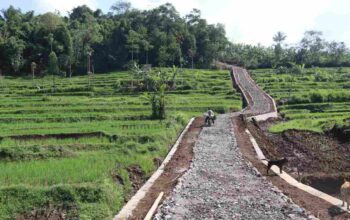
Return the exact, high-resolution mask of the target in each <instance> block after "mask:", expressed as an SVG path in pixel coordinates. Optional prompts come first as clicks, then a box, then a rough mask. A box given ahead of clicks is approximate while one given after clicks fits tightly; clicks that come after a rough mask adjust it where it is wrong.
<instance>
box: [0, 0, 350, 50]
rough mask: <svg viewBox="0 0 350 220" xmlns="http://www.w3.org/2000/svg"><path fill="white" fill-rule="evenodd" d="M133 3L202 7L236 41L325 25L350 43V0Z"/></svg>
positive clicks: (42, 2)
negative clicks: (222, 25)
mask: <svg viewBox="0 0 350 220" xmlns="http://www.w3.org/2000/svg"><path fill="white" fill-rule="evenodd" d="M129 1H130V2H131V4H132V6H133V7H134V8H138V9H151V8H154V7H157V6H159V5H161V4H164V3H166V2H170V3H172V4H173V5H174V6H175V8H176V9H177V10H178V11H179V12H180V14H181V15H182V16H185V15H186V14H188V13H189V12H190V11H191V10H192V9H193V8H197V9H200V10H201V12H202V17H203V18H205V19H207V20H208V22H209V23H222V24H224V25H225V28H226V33H227V37H228V38H229V39H230V40H231V41H232V42H235V43H246V44H258V43H260V44H262V45H265V46H269V45H271V44H272V43H273V41H272V37H273V35H274V34H275V33H276V32H277V31H282V32H284V33H285V34H286V35H287V39H286V43H288V44H296V43H297V42H299V41H300V39H301V38H302V37H303V33H304V32H305V31H307V30H318V31H322V32H323V35H324V37H325V38H326V39H327V40H329V41H333V40H335V41H343V42H345V43H346V44H347V45H348V46H350V25H349V24H350V1H349V0H215V1H214V0H129ZM114 2H116V0H0V9H3V8H7V7H8V6H9V5H13V6H15V7H17V8H21V9H22V11H28V10H34V11H35V12H37V13H44V12H47V11H55V10H58V11H60V12H61V13H62V14H67V12H68V11H70V10H71V9H72V8H73V7H76V6H78V5H83V4H86V5H88V6H89V7H91V8H92V9H97V8H100V9H102V10H103V11H104V12H105V13H106V12H108V11H109V9H110V6H111V5H112V4H113V3H114Z"/></svg>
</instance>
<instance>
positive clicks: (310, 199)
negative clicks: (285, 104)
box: [232, 115, 350, 219]
mask: <svg viewBox="0 0 350 220" xmlns="http://www.w3.org/2000/svg"><path fill="white" fill-rule="evenodd" d="M232 120H233V125H234V132H235V134H236V138H237V143H238V146H240V150H241V152H242V154H243V155H244V157H245V158H246V159H247V160H249V161H250V162H251V163H252V164H253V165H254V167H256V168H257V169H258V170H259V171H260V172H261V173H264V174H265V173H266V166H265V165H264V164H263V163H261V161H259V159H258V158H257V156H256V152H255V150H254V147H253V145H252V144H251V142H250V140H249V137H248V135H247V134H246V133H245V129H247V128H249V130H250V132H251V133H252V135H253V136H254V138H255V139H256V141H257V142H258V144H259V146H260V147H261V148H262V150H263V151H264V153H265V154H266V156H267V157H270V156H271V157H270V158H274V157H280V156H282V154H281V155H279V154H278V150H277V149H276V148H275V147H276V146H279V147H280V148H281V149H283V145H278V143H276V142H274V139H270V138H269V136H268V135H266V134H265V133H264V132H263V131H262V130H260V129H259V128H257V127H256V125H254V124H253V123H250V122H247V121H246V120H244V117H243V116H242V115H241V116H240V117H234V118H233V119H232ZM282 139H283V138H282ZM288 158H289V157H288ZM294 162H295V163H294ZM297 162H298V160H295V161H293V160H292V162H291V164H292V165H290V164H288V165H287V170H288V171H287V172H289V171H290V170H293V167H292V166H293V164H297ZM299 162H300V161H299ZM301 163H302V162H301ZM294 174H295V175H296V177H297V173H294ZM266 178H267V179H268V180H269V181H271V182H272V183H273V184H274V185H275V186H277V187H278V188H279V189H280V190H281V191H282V192H283V193H284V194H285V195H287V196H288V197H290V198H291V199H292V200H293V201H294V202H295V203H296V204H298V205H300V206H301V207H303V208H305V209H306V210H308V211H310V212H311V213H312V214H313V215H315V216H316V217H318V218H319V219H349V218H350V215H349V214H347V213H344V212H343V211H341V210H340V209H339V208H337V207H334V206H333V205H331V204H330V203H328V202H326V201H324V200H323V199H320V198H318V197H315V196H312V195H310V194H308V193H306V192H304V191H302V190H300V189H298V188H296V187H293V186H291V185H289V184H288V183H287V182H285V181H284V180H283V179H281V178H280V177H279V176H277V175H269V176H266ZM308 180H309V181H313V182H312V183H313V184H314V185H312V184H310V185H312V186H313V187H315V188H317V185H315V183H318V184H319V185H321V186H330V187H329V188H333V189H334V188H335V187H338V186H337V184H339V182H337V181H334V179H331V181H330V182H322V181H320V180H319V179H315V178H314V179H312V178H309V179H308ZM310 183H311V182H310ZM320 190H322V189H320Z"/></svg>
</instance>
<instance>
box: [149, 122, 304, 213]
mask: <svg viewBox="0 0 350 220" xmlns="http://www.w3.org/2000/svg"><path fill="white" fill-rule="evenodd" d="M305 216H306V215H305V210H304V209H302V208H300V207H299V206H297V205H295V204H294V203H293V202H292V201H291V200H290V199H289V198H288V197H286V196H285V195H284V194H282V193H281V191H280V190H278V189H277V188H276V187H274V186H273V185H272V184H271V183H270V182H268V181H267V180H266V179H265V177H263V176H262V175H261V174H260V173H259V172H258V171H257V170H256V169H255V168H254V167H253V166H252V165H251V164H249V163H247V162H246V161H245V160H244V159H243V156H242V154H241V152H240V151H239V148H238V146H237V143H236V139H235V137H234V135H233V128H232V124H231V120H230V116H229V115H220V116H218V118H217V121H216V122H215V124H214V125H213V126H212V127H205V128H204V129H203V130H202V132H201V134H200V136H199V139H198V141H197V143H196V145H195V147H194V158H193V163H192V165H191V168H190V170H189V171H188V172H187V173H186V174H185V175H184V176H183V177H182V178H181V179H180V181H179V184H178V185H177V186H176V188H175V189H174V191H173V192H172V194H171V196H170V197H168V198H167V199H166V200H165V201H164V203H163V204H162V205H161V206H160V207H159V209H158V213H157V214H156V216H155V219H261V220H264V219H307V218H306V217H305Z"/></svg>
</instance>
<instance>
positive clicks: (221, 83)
mask: <svg viewBox="0 0 350 220" xmlns="http://www.w3.org/2000/svg"><path fill="white" fill-rule="evenodd" d="M133 84H134V80H133V78H132V76H131V74H130V73H128V72H118V73H111V74H100V75H93V76H90V77H87V76H81V77H73V78H71V79H68V78H60V77H56V78H52V77H45V78H39V79H35V80H31V79H26V78H7V77H5V78H1V79H0V219H13V218H17V219H31V218H32V219H34V218H37V217H40V216H51V217H52V218H54V217H57V219H59V218H60V217H62V216H63V217H64V218H69V219H71V218H72V219H73V218H79V219H110V218H111V217H112V216H113V215H114V214H116V213H117V211H118V210H119V209H120V208H121V206H122V205H123V204H124V202H125V200H127V199H128V197H129V196H130V194H131V193H132V192H133V189H134V188H137V187H138V186H139V185H140V184H142V182H143V181H144V180H145V179H146V178H147V177H148V176H150V174H151V173H152V171H153V170H155V169H156V166H157V165H156V164H157V163H155V162H157V161H158V162H159V158H163V157H164V156H165V155H166V153H167V151H168V149H169V146H171V144H172V143H173V142H174V140H176V137H177V135H178V134H179V132H180V131H181V129H182V128H183V127H184V126H185V124H187V122H188V120H189V118H191V117H193V116H201V115H202V113H203V112H204V111H205V110H206V109H207V107H212V108H213V109H214V111H216V112H217V113H224V112H228V111H230V110H237V109H240V107H241V100H240V95H239V94H238V93H236V92H235V91H233V90H232V84H231V79H230V76H229V74H228V72H227V71H210V70H208V71H199V70H185V71H183V72H181V73H180V74H179V75H178V76H177V86H176V89H174V90H171V91H167V92H166V119H165V120H162V121H159V120H151V118H150V115H151V106H150V104H149V101H148V100H146V98H145V95H144V94H143V93H142V92H135V91H134V88H133ZM53 85H55V86H53ZM63 217H62V218H63Z"/></svg>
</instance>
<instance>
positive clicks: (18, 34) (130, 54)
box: [0, 1, 350, 77]
mask: <svg viewBox="0 0 350 220" xmlns="http://www.w3.org/2000/svg"><path fill="white" fill-rule="evenodd" d="M225 35H226V33H225V28H224V26H223V25H221V24H215V25H213V24H208V23H207V21H206V20H205V19H203V18H202V17H201V12H200V11H199V10H197V9H193V11H192V12H191V13H189V14H188V15H186V16H184V17H181V16H180V15H179V13H178V12H177V11H176V9H175V8H174V6H173V5H171V4H169V3H167V4H164V5H161V6H159V7H157V8H154V9H152V10H137V9H134V8H132V6H131V5H130V3H128V2H125V1H118V2H116V3H115V4H114V5H113V6H112V7H111V10H110V12H108V13H106V14H104V13H103V12H102V11H101V10H99V9H97V10H95V11H93V10H91V9H90V8H89V7H87V6H79V7H76V8H74V9H73V10H72V11H71V12H70V13H69V14H68V15H67V16H61V15H60V14H59V13H45V14H42V15H35V14H34V12H33V11H29V12H25V13H24V12H22V11H21V10H20V9H16V8H14V7H12V6H10V7H9V8H8V9H4V10H2V13H0V75H1V74H6V75H19V74H22V73H24V74H31V75H32V76H33V77H35V75H38V74H39V75H44V74H46V73H49V74H62V75H65V76H71V75H72V74H73V73H74V74H78V73H90V72H95V71H96V72H107V71H111V70H116V69H125V68H127V67H128V66H132V63H134V62H136V63H139V64H152V65H153V66H161V67H162V66H173V65H176V66H180V67H192V68H208V67H209V66H210V64H211V63H212V61H213V60H215V59H219V60H221V61H225V62H228V63H233V64H236V65H241V66H245V67H249V68H260V67H264V68H270V67H272V68H276V67H279V66H290V65H292V64H300V65H306V66H349V65H350V54H349V50H348V48H347V47H346V45H345V44H344V43H342V42H340V43H339V42H327V41H325V40H324V39H323V37H322V33H321V32H318V31H307V32H305V35H304V37H303V39H302V40H301V41H300V43H299V44H297V45H295V46H288V45H286V44H284V41H285V39H286V37H287V36H286V35H285V34H284V33H281V32H278V33H277V34H276V35H275V36H273V40H274V45H272V46H270V47H265V46H261V45H257V46H254V45H246V44H234V43H231V42H229V41H228V40H227V38H226V36H225Z"/></svg>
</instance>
